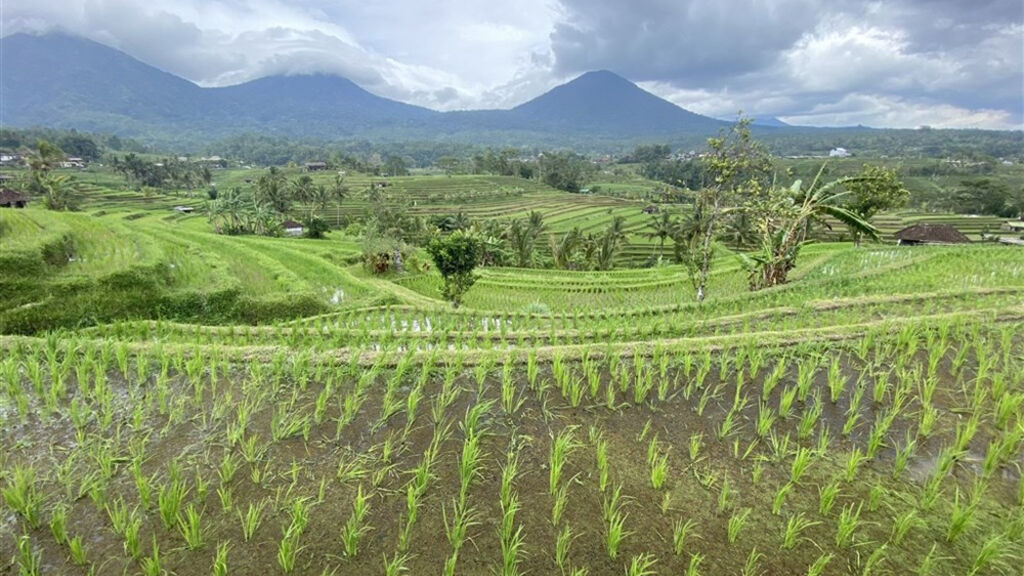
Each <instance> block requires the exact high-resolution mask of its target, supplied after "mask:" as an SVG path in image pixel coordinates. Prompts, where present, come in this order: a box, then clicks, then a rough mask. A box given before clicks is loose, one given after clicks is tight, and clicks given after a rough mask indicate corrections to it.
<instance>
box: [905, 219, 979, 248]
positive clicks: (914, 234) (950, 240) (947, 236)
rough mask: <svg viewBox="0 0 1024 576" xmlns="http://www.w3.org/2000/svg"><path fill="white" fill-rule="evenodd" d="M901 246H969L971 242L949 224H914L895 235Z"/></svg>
mask: <svg viewBox="0 0 1024 576" xmlns="http://www.w3.org/2000/svg"><path fill="white" fill-rule="evenodd" d="M895 236H896V243H897V244H899V245H900V246H917V245H919V244H967V243H969V242H970V241H971V240H970V239H969V238H967V236H964V234H963V233H962V232H960V231H959V230H957V229H956V228H954V227H953V226H950V225H949V224H914V225H913V226H907V227H906V228H904V229H902V230H900V231H899V232H897V233H896V234H895Z"/></svg>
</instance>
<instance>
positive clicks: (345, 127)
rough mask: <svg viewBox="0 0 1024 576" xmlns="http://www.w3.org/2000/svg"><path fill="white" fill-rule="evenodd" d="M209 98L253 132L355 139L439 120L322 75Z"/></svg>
mask: <svg viewBox="0 0 1024 576" xmlns="http://www.w3.org/2000/svg"><path fill="white" fill-rule="evenodd" d="M208 92H209V97H210V98H212V99H214V100H216V101H217V103H218V104H219V105H220V106H225V107H226V109H228V110H231V111H232V118H233V120H232V122H234V123H235V124H236V125H239V126H245V127H248V128H251V129H254V130H265V131H282V130H283V131H285V132H294V131H295V130H296V129H298V130H300V131H301V132H305V133H309V132H319V131H322V130H325V129H326V130H330V131H331V132H332V133H333V134H335V135H350V136H351V135H357V134H359V133H361V132H366V131H372V130H374V129H379V128H390V127H401V126H407V125H412V126H418V125H420V124H422V123H423V122H425V121H427V120H430V119H432V118H434V117H436V116H439V115H440V113H439V112H435V111H433V110H429V109H427V108H421V107H419V106H413V105H410V104H403V103H402V102H396V101H394V100H389V99H387V98H381V97H380V96H375V95H373V94H371V93H370V92H367V91H366V90H363V89H362V88H360V87H359V86H357V85H356V84H355V83H354V82H352V81H351V80H347V79H345V78H341V77H339V76H327V75H323V74H316V75H307V76H271V77H267V78H260V79H258V80H253V81H251V82H246V83H244V84H238V85H235V86H228V87H225V88H211V89H208Z"/></svg>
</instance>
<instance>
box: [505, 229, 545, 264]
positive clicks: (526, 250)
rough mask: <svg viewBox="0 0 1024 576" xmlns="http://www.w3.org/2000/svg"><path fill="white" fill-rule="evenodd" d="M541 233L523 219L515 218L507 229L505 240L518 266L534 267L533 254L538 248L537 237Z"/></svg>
mask: <svg viewBox="0 0 1024 576" xmlns="http://www.w3.org/2000/svg"><path fill="white" fill-rule="evenodd" d="M539 233H540V232H539V231H538V230H537V229H536V228H535V227H533V226H531V225H530V224H529V223H524V222H523V220H522V219H521V218H514V219H513V220H512V221H511V222H509V224H508V228H506V229H505V239H506V240H508V243H509V247H510V248H511V249H512V253H513V254H514V255H515V257H516V265H517V266H519V267H520V268H529V267H530V266H532V265H533V254H534V251H535V249H536V247H537V235H538V234H539Z"/></svg>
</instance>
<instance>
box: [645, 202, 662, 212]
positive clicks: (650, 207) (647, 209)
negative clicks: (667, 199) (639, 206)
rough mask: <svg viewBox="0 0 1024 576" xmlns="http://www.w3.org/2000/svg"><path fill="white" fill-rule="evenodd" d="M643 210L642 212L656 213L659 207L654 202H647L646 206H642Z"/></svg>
mask: <svg viewBox="0 0 1024 576" xmlns="http://www.w3.org/2000/svg"><path fill="white" fill-rule="evenodd" d="M643 212H644V214H657V213H658V212H661V209H660V208H658V207H657V206H656V205H654V204H648V205H647V206H644V210H643Z"/></svg>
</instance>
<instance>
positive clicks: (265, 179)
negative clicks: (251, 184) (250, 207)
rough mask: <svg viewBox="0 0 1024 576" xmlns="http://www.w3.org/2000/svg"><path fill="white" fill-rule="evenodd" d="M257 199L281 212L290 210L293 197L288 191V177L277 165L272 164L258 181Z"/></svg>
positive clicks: (260, 202)
mask: <svg viewBox="0 0 1024 576" xmlns="http://www.w3.org/2000/svg"><path fill="white" fill-rule="evenodd" d="M256 201H257V202H258V203H259V204H263V205H267V206H269V207H270V208H272V209H273V210H274V211H276V212H278V213H279V214H285V213H286V212H288V208H289V206H290V205H291V197H290V194H289V193H288V186H287V179H286V178H285V175H284V173H282V172H281V171H280V170H278V169H277V167H276V166H271V167H270V170H269V171H268V172H267V173H266V174H263V175H262V176H260V178H259V180H257V181H256Z"/></svg>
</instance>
